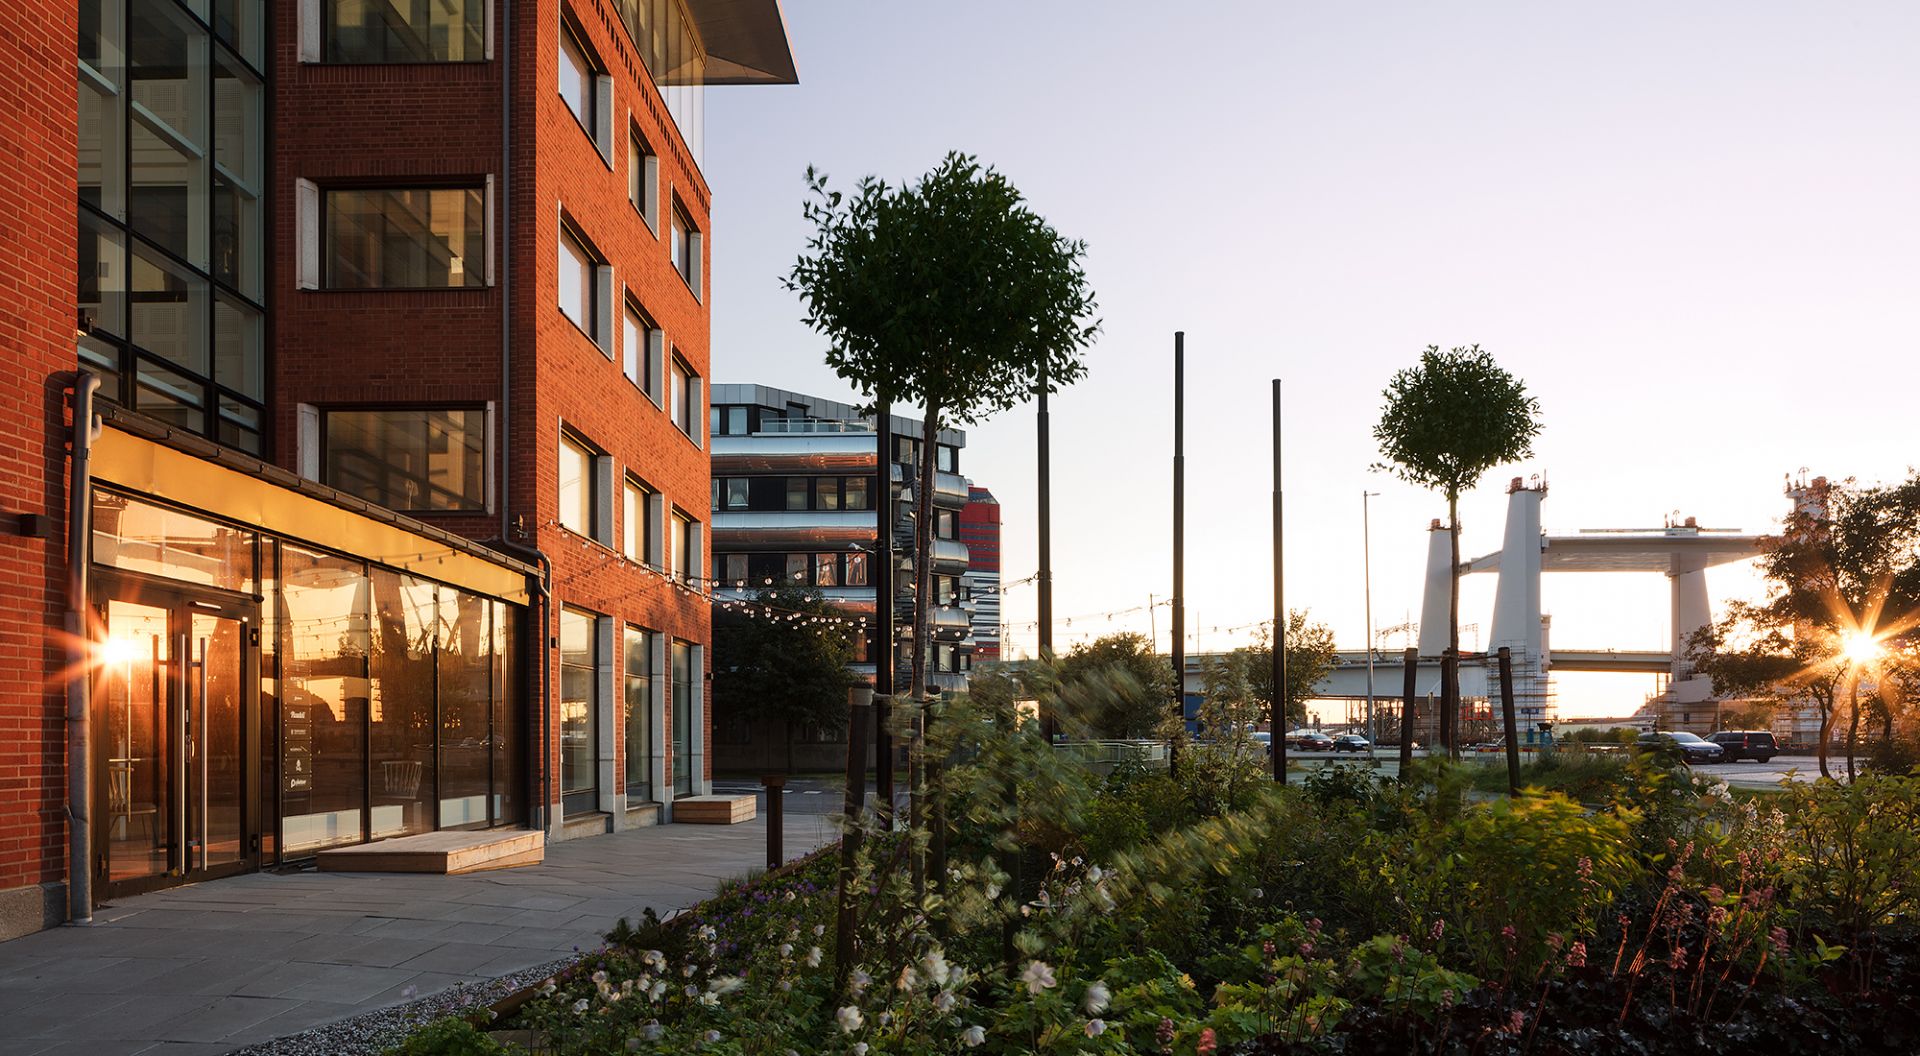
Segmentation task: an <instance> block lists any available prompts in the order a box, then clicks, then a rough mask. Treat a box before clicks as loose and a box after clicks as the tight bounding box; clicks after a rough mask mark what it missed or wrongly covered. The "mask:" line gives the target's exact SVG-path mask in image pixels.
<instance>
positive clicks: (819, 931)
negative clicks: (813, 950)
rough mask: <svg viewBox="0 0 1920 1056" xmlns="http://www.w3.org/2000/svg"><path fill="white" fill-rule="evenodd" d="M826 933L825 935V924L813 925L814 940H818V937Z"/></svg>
mask: <svg viewBox="0 0 1920 1056" xmlns="http://www.w3.org/2000/svg"><path fill="white" fill-rule="evenodd" d="M826 933H827V926H826V925H825V924H815V925H814V926H813V937H814V938H816V939H817V938H819V937H820V936H822V935H825V934H826Z"/></svg>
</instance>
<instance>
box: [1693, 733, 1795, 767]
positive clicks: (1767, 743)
mask: <svg viewBox="0 0 1920 1056" xmlns="http://www.w3.org/2000/svg"><path fill="white" fill-rule="evenodd" d="M1707 739H1708V740H1710V741H1712V742H1713V743H1715V744H1717V745H1719V746H1720V750H1721V751H1722V752H1724V753H1726V761H1727V762H1729V763H1732V762H1738V761H1739V760H1741V759H1752V760H1755V761H1757V762H1762V763H1764V762H1766V761H1767V760H1769V759H1771V758H1773V757H1774V756H1776V755H1779V754H1780V745H1779V744H1778V743H1776V742H1775V741H1774V739H1773V734H1771V733H1768V732H1767V731H1765V730H1722V731H1721V732H1719V733H1716V734H1714V735H1713V736H1712V737H1709V738H1707Z"/></svg>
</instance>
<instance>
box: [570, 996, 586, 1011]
mask: <svg viewBox="0 0 1920 1056" xmlns="http://www.w3.org/2000/svg"><path fill="white" fill-rule="evenodd" d="M586 1010H587V999H586V998H584V997H583V998H581V999H580V1000H578V1001H575V1002H574V1003H573V1011H574V1014H575V1015H578V1014H580V1013H582V1012H585V1011H586Z"/></svg>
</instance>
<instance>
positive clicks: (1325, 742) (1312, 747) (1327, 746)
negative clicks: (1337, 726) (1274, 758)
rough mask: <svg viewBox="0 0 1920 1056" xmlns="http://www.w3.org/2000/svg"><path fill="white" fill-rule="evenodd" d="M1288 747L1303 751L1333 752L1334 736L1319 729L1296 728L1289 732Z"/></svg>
mask: <svg viewBox="0 0 1920 1056" xmlns="http://www.w3.org/2000/svg"><path fill="white" fill-rule="evenodd" d="M1287 747H1289V748H1292V749H1294V750H1295V751H1301V752H1331V751H1333V738H1331V737H1329V736H1327V735H1326V734H1324V733H1321V732H1320V731H1319V730H1295V731H1293V732H1292V733H1289V734H1287Z"/></svg>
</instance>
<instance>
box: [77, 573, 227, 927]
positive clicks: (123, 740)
mask: <svg viewBox="0 0 1920 1056" xmlns="http://www.w3.org/2000/svg"><path fill="white" fill-rule="evenodd" d="M99 581H100V588H101V589H100V591H99V594H98V596H99V597H100V598H102V599H103V600H102V602H101V603H100V604H99V606H98V607H97V608H96V610H95V618H96V619H97V620H98V621H99V626H100V628H101V630H102V631H103V632H104V637H105V644H104V647H103V648H102V650H101V653H100V656H101V661H100V666H99V668H98V670H97V671H96V672H95V676H94V677H95V690H94V695H93V737H92V740H93V767H94V789H93V831H94V833H95V834H96V835H95V838H94V848H95V860H94V872H95V880H96V886H95V891H96V892H98V893H99V895H100V896H101V897H103V898H111V897H114V896H117V895H127V894H134V893H137V892H140V891H148V890H152V889H154V888H158V887H166V886H169V885H172V884H177V883H187V882H191V881H195V880H205V879H210V878H213V877H217V876H226V875H229V874H232V873H238V872H245V871H248V870H251V869H253V868H255V867H256V866H257V864H258V858H259V842H258V831H259V822H258V819H257V818H254V817H252V816H251V814H252V813H253V812H252V811H250V810H249V805H250V804H253V803H258V802H259V795H258V788H257V784H256V782H257V781H258V773H257V767H256V766H255V765H254V760H257V759H258V758H259V757H260V753H259V750H258V737H259V732H258V731H259V723H258V710H259V705H258V701H259V676H258V670H259V661H258V657H259V642H258V632H257V628H258V627H259V612H258V605H257V604H256V603H254V602H253V601H251V600H250V599H247V600H243V599H240V598H236V597H234V596H231V595H226V594H224V593H221V592H212V591H203V590H196V589H193V588H186V587H180V586H177V585H171V584H169V585H161V584H155V583H152V582H149V581H147V580H146V579H145V578H144V577H134V576H123V575H112V574H100V575H99Z"/></svg>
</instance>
